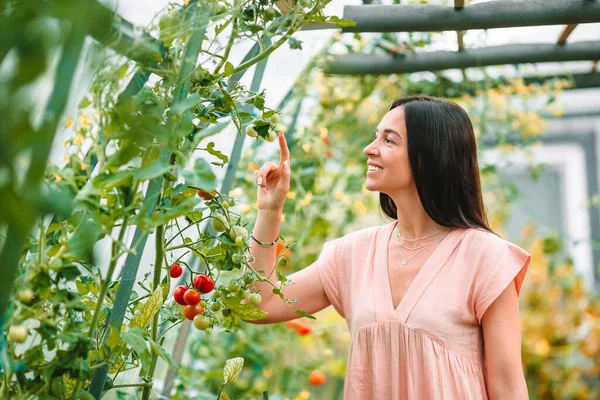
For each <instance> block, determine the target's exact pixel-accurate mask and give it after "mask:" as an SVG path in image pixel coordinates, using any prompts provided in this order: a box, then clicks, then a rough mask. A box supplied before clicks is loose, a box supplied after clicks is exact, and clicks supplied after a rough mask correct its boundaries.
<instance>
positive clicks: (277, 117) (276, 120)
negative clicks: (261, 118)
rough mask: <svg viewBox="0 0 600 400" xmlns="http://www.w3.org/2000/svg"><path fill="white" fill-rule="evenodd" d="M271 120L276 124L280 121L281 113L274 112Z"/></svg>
mask: <svg viewBox="0 0 600 400" xmlns="http://www.w3.org/2000/svg"><path fill="white" fill-rule="evenodd" d="M269 121H271V123H273V124H276V123H278V122H279V115H278V114H277V113H275V114H273V116H271V118H269Z"/></svg>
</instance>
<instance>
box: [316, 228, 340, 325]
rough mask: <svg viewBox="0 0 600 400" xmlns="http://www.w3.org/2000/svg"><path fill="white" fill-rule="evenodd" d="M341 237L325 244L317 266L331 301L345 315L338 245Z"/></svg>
mask: <svg viewBox="0 0 600 400" xmlns="http://www.w3.org/2000/svg"><path fill="white" fill-rule="evenodd" d="M340 240H341V239H339V238H338V239H334V240H331V241H329V242H326V243H325V244H324V245H323V250H322V251H321V254H320V255H319V258H318V259H317V261H315V264H316V265H315V266H316V268H317V270H318V271H319V278H320V279H321V284H322V285H323V289H324V290H325V294H326V295H327V298H328V299H329V302H330V303H331V305H332V306H333V308H335V310H336V311H337V312H338V313H339V314H340V315H341V316H342V317H344V307H343V303H342V297H343V294H342V292H341V290H340V280H341V272H342V271H341V270H340V266H339V263H338V260H339V257H338V247H339V242H340Z"/></svg>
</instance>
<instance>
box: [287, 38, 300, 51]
mask: <svg viewBox="0 0 600 400" xmlns="http://www.w3.org/2000/svg"><path fill="white" fill-rule="evenodd" d="M288 44H289V45H290V49H300V50H302V41H301V40H298V39H294V38H293V37H291V38H289V39H288Z"/></svg>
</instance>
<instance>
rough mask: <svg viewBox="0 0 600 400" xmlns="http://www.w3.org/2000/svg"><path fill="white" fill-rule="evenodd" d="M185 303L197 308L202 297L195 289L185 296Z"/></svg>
mask: <svg viewBox="0 0 600 400" xmlns="http://www.w3.org/2000/svg"><path fill="white" fill-rule="evenodd" d="M183 301H185V303H186V304H189V305H190V306H195V305H196V304H198V303H200V295H199V294H198V292H196V291H195V290H193V289H189V290H188V291H187V292H185V293H184V294H183Z"/></svg>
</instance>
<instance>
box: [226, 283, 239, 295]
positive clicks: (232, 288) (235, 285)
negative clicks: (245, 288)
mask: <svg viewBox="0 0 600 400" xmlns="http://www.w3.org/2000/svg"><path fill="white" fill-rule="evenodd" d="M227 290H229V291H230V292H231V293H235V292H237V291H238V290H240V285H239V284H238V283H229V285H227Z"/></svg>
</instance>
